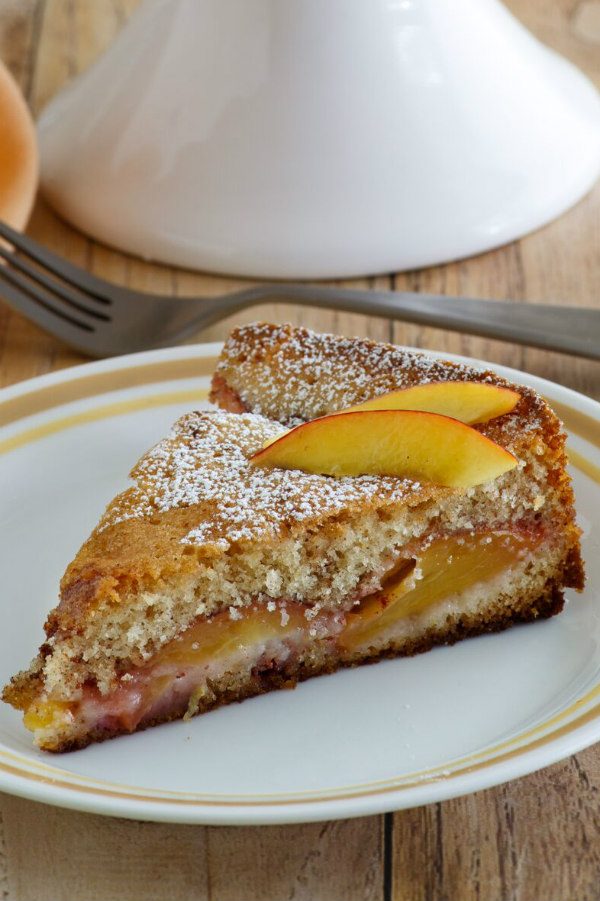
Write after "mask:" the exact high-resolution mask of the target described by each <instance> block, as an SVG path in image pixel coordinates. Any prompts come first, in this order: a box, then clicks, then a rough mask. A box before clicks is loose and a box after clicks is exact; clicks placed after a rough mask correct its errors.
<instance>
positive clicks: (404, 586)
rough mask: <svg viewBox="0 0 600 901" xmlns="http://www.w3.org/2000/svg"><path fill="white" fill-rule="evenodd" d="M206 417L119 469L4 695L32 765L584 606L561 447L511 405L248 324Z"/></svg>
mask: <svg viewBox="0 0 600 901" xmlns="http://www.w3.org/2000/svg"><path fill="white" fill-rule="evenodd" d="M212 399H213V401H214V402H215V403H216V404H217V405H218V406H219V407H221V409H217V410H212V411H203V412H192V413H189V414H187V415H185V416H183V417H182V418H181V419H180V420H179V421H178V422H177V423H176V424H175V426H174V427H173V430H172V432H171V434H170V435H169V436H168V437H167V438H166V439H165V440H164V441H162V442H161V443H160V444H158V445H157V446H156V447H155V448H153V449H152V450H150V451H149V452H148V453H147V454H146V455H145V456H144V457H142V459H141V460H140V461H139V462H138V464H137V465H136V466H135V468H134V469H133V471H132V473H131V478H132V485H131V487H129V488H128V489H127V490H126V491H125V492H124V493H123V494H121V495H119V496H118V497H117V498H115V499H114V500H113V501H112V503H111V504H110V505H109V506H108V508H107V510H106V513H105V514H104V516H103V518H102V520H101V521H100V523H99V524H98V526H97V528H96V529H95V531H94V532H93V533H92V535H91V537H90V538H89V539H88V540H87V541H86V542H85V544H84V545H83V547H82V548H81V550H80V551H79V553H78V554H77V556H76V558H75V560H74V561H73V562H72V563H71V564H70V566H69V567H68V568H67V571H66V573H65V575H64V577H63V580H62V583H61V593H60V602H59V604H58V606H57V607H56V608H55V609H54V610H53V611H52V612H51V613H50V615H49V617H48V620H47V623H46V640H45V642H44V644H43V645H42V647H41V649H40V652H39V655H38V657H37V658H36V659H35V660H34V662H33V664H32V665H31V667H30V668H29V670H28V671H26V672H24V673H20V674H19V675H17V676H15V677H14V679H13V680H12V682H11V683H10V684H9V685H8V686H7V687H6V688H5V690H4V695H3V696H4V699H5V700H6V701H8V702H9V703H10V704H12V705H13V706H15V707H17V708H19V709H21V710H23V711H24V713H25V716H24V721H25V725H26V726H27V727H28V728H29V729H30V730H32V731H33V733H34V738H35V741H36V743H37V744H38V745H39V746H40V747H41V748H44V749H46V750H50V751H64V750H68V749H74V748H79V747H83V746H85V745H87V744H89V743H90V742H92V741H99V740H102V739H105V738H110V737H112V736H114V735H117V734H121V733H128V732H133V731H136V730H138V729H143V728H145V727H147V726H150V725H154V724H157V723H160V722H164V721H166V720H172V719H176V718H180V717H190V716H194V715H195V714H198V713H202V712H203V711H206V710H209V709H211V708H213V707H216V706H218V705H221V704H225V703H229V702H230V701H234V700H241V699H243V698H246V697H249V696H252V695H257V694H259V693H261V692H264V691H268V690H271V689H273V688H280V687H291V686H293V685H295V684H296V683H297V682H298V681H299V680H302V679H305V678H307V677H309V676H314V675H319V674H322V673H328V672H332V671H334V670H336V669H338V668H340V667H344V666H354V665H357V664H361V663H367V662H372V661H375V660H378V659H380V658H382V657H390V656H397V655H410V654H415V653H417V652H421V651H427V650H429V649H430V648H432V647H433V646H434V645H439V644H447V643H452V642H455V641H457V640H458V639H461V638H465V637H467V636H470V635H478V634H481V633H484V632H490V631H497V630H500V629H504V628H506V627H507V626H509V625H511V624H513V623H517V622H526V621H531V620H536V619H539V618H542V617H548V616H551V615H553V614H555V613H558V612H559V611H560V610H561V608H562V606H563V589H564V588H566V587H572V588H580V587H581V586H582V583H583V569H582V563H581V559H580V552H579V530H578V528H577V526H576V524H575V516H574V509H573V494H572V489H571V484H570V481H569V477H568V475H567V473H566V471H565V464H566V458H565V450H564V443H565V436H564V433H563V431H562V428H561V425H560V423H559V421H558V419H557V418H556V416H555V415H554V413H553V412H552V410H551V409H550V407H549V406H548V404H547V403H545V401H544V400H543V399H542V398H541V397H539V396H538V395H537V394H536V393H535V392H534V391H532V390H531V389H528V388H523V387H520V386H519V387H517V386H515V385H510V384H508V383H507V382H506V381H505V380H503V379H501V378H499V377H498V376H496V375H494V374H493V373H491V372H480V371H478V370H476V369H474V368H470V367H468V366H463V365H456V364H453V363H448V362H440V361H434V360H431V359H429V358H428V357H426V356H423V355H419V354H416V353H409V352H407V351H404V350H401V349H399V348H396V347H393V346H391V345H384V344H375V343H373V342H370V341H365V340H359V339H345V338H338V337H334V336H330V335H316V334H313V333H311V332H308V331H306V330H303V329H294V328H292V327H289V326H284V327H280V326H274V325H266V324H258V325H253V326H248V327H245V328H241V329H237V330H236V331H234V332H233V334H232V335H231V337H230V339H229V340H228V341H227V343H226V345H225V347H224V350H223V353H222V356H221V359H220V362H219V364H218V368H217V371H216V373H215V376H214V379H213V392H212Z"/></svg>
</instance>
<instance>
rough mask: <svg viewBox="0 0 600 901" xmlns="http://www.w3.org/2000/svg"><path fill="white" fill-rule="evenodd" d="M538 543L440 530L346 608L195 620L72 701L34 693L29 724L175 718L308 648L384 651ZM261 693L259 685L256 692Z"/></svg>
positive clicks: (257, 610) (275, 608)
mask: <svg viewBox="0 0 600 901" xmlns="http://www.w3.org/2000/svg"><path fill="white" fill-rule="evenodd" d="M541 541H542V536H541V534H540V533H539V532H535V531H529V530H526V529H523V530H520V531H518V532H517V531H510V532H508V531H490V532H478V533H475V534H473V533H468V534H461V535H452V536H450V537H440V538H437V539H435V540H434V541H431V542H429V543H428V544H427V545H426V546H421V547H420V548H415V549H414V550H413V551H412V552H411V553H409V552H408V549H407V553H406V555H405V556H403V557H402V558H401V559H400V560H398V561H397V562H396V564H395V565H394V567H393V569H392V570H390V571H389V572H388V575H387V577H386V580H385V583H384V585H383V587H382V588H381V589H380V590H379V591H377V592H376V593H374V594H371V595H369V596H368V597H366V598H363V599H362V600H361V601H359V602H357V603H356V604H355V605H354V606H352V607H351V609H350V610H347V611H345V612H344V611H341V610H340V611H337V612H332V611H325V610H321V611H319V612H318V613H316V615H315V613H314V610H313V609H311V608H309V607H307V606H306V605H303V604H300V603H297V602H293V601H289V600H287V601H286V600H285V599H279V600H277V601H274V600H270V601H267V602H261V603H260V604H259V603H257V604H256V605H254V606H252V607H249V608H244V609H240V610H238V609H236V608H231V609H230V610H229V611H225V612H223V613H219V614H217V615H216V616H213V617H212V618H210V619H198V620H197V621H196V622H195V623H194V624H193V625H191V626H190V627H189V628H188V629H187V630H186V631H185V632H184V633H183V634H182V635H181V636H180V637H178V638H176V639H174V640H173V641H170V642H169V643H168V644H166V645H165V646H164V647H163V648H161V649H160V650H159V651H158V652H157V653H155V654H154V655H153V657H152V658H151V659H150V660H149V661H148V662H147V663H146V664H144V665H143V666H139V667H135V668H132V669H131V670H129V671H128V672H126V673H124V674H122V675H121V676H120V679H119V683H118V686H117V687H116V688H115V689H114V690H113V691H111V692H110V693H109V694H108V695H101V694H100V693H99V692H98V690H97V689H96V688H95V687H94V686H92V685H87V686H85V687H84V690H83V695H82V697H81V699H80V700H79V701H77V702H76V703H73V704H66V703H63V702H60V701H54V700H52V699H44V698H42V699H39V700H37V701H35V702H34V703H33V704H32V705H31V707H30V708H29V709H28V711H27V712H26V715H25V720H24V721H25V725H26V726H27V728H29V729H31V730H32V731H37V730H43V729H44V728H46V727H49V726H52V725H56V724H57V721H62V722H64V723H65V724H68V723H70V724H72V725H73V726H76V725H78V724H80V725H81V728H82V730H85V731H89V730H90V729H97V730H98V731H99V732H103V733H106V734H111V733H113V732H114V733H117V732H124V731H125V732H131V731H134V730H135V729H136V728H138V727H139V726H143V725H147V724H150V723H152V722H155V721H159V720H163V719H171V718H176V717H180V716H183V715H186V714H188V715H190V716H192V715H193V714H194V713H196V712H197V711H198V710H199V709H206V708H207V707H210V706H211V705H212V702H213V701H215V702H216V701H217V696H216V694H215V691H214V689H215V688H217V689H218V691H219V692H222V691H223V690H225V691H226V690H227V688H228V685H229V683H230V684H231V689H232V690H236V689H238V688H239V685H240V684H242V683H244V682H248V680H251V679H253V678H254V679H256V684H257V686H259V682H260V678H261V676H262V675H265V674H271V675H272V674H273V673H275V674H280V675H281V681H282V684H285V680H286V676H287V677H288V678H289V679H290V684H292V683H293V681H294V673H296V672H297V670H298V663H299V662H300V661H301V660H303V658H304V655H305V654H306V652H307V651H310V652H311V653H314V651H315V648H316V649H317V653H318V655H319V659H320V661H321V662H322V661H323V660H327V658H328V657H331V660H332V661H333V662H334V663H335V665H336V666H337V665H339V664H340V663H343V662H350V661H351V659H352V656H353V654H355V653H356V652H358V651H360V652H361V653H364V652H365V651H368V649H369V648H371V647H373V648H374V649H375V651H376V650H377V649H378V648H383V647H384V646H385V643H386V642H387V641H390V640H392V639H393V637H394V628H398V624H399V623H401V622H403V621H404V622H405V621H406V620H407V619H410V618H417V617H419V616H420V615H422V614H423V613H424V612H425V611H427V610H429V609H430V608H432V607H433V606H435V605H438V604H440V603H442V602H445V601H448V600H449V599H453V600H456V601H458V602H460V597H461V595H464V594H465V593H466V592H467V591H469V590H470V589H472V588H474V587H475V586H477V585H484V584H485V583H488V582H490V581H492V580H493V579H494V578H495V577H497V576H499V575H500V574H501V573H503V572H504V571H506V570H508V569H510V568H511V567H513V566H515V565H516V564H519V563H520V562H521V561H524V560H525V559H526V558H527V557H528V556H529V555H531V553H532V552H533V551H534V550H535V549H536V547H538V545H539V544H540V542H541ZM258 690H260V689H259V687H257V689H256V690H255V691H249V693H256V691H258Z"/></svg>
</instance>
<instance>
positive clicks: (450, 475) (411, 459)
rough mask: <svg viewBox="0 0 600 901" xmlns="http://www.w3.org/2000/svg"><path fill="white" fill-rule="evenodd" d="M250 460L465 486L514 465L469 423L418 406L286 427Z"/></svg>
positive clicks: (336, 473) (309, 469)
mask: <svg viewBox="0 0 600 901" xmlns="http://www.w3.org/2000/svg"><path fill="white" fill-rule="evenodd" d="M250 461H251V463H252V464H254V465H255V466H262V467H268V468H273V467H275V468H279V469H299V470H302V471H304V472H309V473H316V474H321V475H329V476H338V477H340V476H360V475H379V476H396V477H399V478H410V479H414V480H416V481H425V482H434V483H436V484H438V485H446V486H448V487H451V488H470V487H472V486H474V485H480V484H481V483H482V482H488V481H490V480H492V479H495V478H497V477H498V476H500V475H502V474H503V473H505V472H508V471H509V470H510V469H513V468H514V467H515V466H516V465H517V461H516V459H515V457H513V455H512V454H510V453H509V452H508V451H507V450H504V448H503V447H500V445H498V444H495V443H494V442H493V441H490V439H489V438H486V437H485V435H482V434H481V433H480V432H478V431H477V430H476V429H473V428H471V426H468V425H465V424H464V423H462V422H458V420H456V419H450V417H448V416H441V415H439V414H438V413H423V412H421V411H416V410H358V411H356V412H349V413H337V414H333V415H331V416H323V417H321V418H320V419H313V420H311V421H310V422H305V423H303V424H302V425H299V426H297V427H296V428H295V429H291V430H290V431H289V432H285V433H284V434H283V435H281V436H280V437H279V438H276V439H275V440H274V441H272V442H271V443H270V444H267V445H266V446H265V447H264V448H262V450H260V451H258V452H257V453H256V454H254V455H253V456H252V457H251V458H250Z"/></svg>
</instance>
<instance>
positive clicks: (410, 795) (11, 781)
mask: <svg viewBox="0 0 600 901" xmlns="http://www.w3.org/2000/svg"><path fill="white" fill-rule="evenodd" d="M397 346H400V345H397ZM221 347H222V342H210V343H208V342H207V343H199V344H193V345H184V346H179V347H173V348H161V349H158V350H150V351H143V352H140V353H135V354H129V355H126V356H121V357H110V358H107V359H104V360H99V361H94V362H88V363H83V364H80V365H77V366H73V367H68V368H65V369H62V370H59V371H58V372H53V373H47V374H45V375H41V376H37V377H35V378H32V379H27V380H24V381H22V382H18V383H17V384H15V385H12V386H9V387H7V388H3V389H1V390H0V411H1V410H2V406H3V405H4V404H5V403H6V402H8V401H12V400H14V399H16V398H20V397H25V396H27V395H28V394H31V395H32V396H34V395H36V394H38V393H39V392H40V391H44V389H48V388H52V387H54V386H57V385H59V384H64V383H69V382H75V383H77V382H78V381H79V380H80V379H82V378H84V379H85V378H87V377H89V376H94V375H102V374H107V373H115V372H118V371H123V370H128V369H132V368H138V367H143V366H144V365H146V364H150V365H152V364H157V363H162V362H165V363H172V362H174V361H179V360H190V361H191V360H194V361H195V360H198V359H203V358H206V359H212V358H215V357H217V356H218V354H219V352H220V350H221ZM402 347H403V349H406V350H410V351H414V352H418V353H423V354H426V355H427V356H430V357H436V358H438V359H445V360H451V361H456V362H464V363H467V364H469V365H471V366H475V367H477V368H486V369H492V370H494V371H496V372H498V374H500V375H503V376H505V377H506V378H508V379H510V380H512V381H514V382H516V383H521V384H526V385H530V386H531V387H534V388H535V389H536V390H538V391H539V392H540V393H542V394H544V396H546V397H549V398H550V399H552V396H553V395H554V394H555V393H556V392H558V394H559V396H560V398H555V402H556V403H559V404H561V406H566V407H567V408H569V409H570V410H573V411H575V412H579V413H580V414H583V415H584V417H585V418H589V419H590V420H591V421H593V423H594V424H595V425H598V439H597V440H595V439H591V443H593V444H596V445H597V446H598V447H600V402H598V401H596V400H594V399H593V398H590V397H588V396H586V395H585V394H582V393H580V392H578V391H575V390H573V389H571V388H567V387H565V386H562V385H560V384H559V383H557V382H553V381H550V380H548V379H544V378H542V377H540V376H536V375H532V374H531V373H527V372H524V371H522V370H518V369H515V368H513V367H507V366H503V365H501V364H495V363H489V362H487V361H484V360H479V359H477V358H472V357H465V356H463V355H457V354H451V353H445V352H436V351H431V350H424V349H421V348H413V347H404V346H402ZM183 378H184V376H181V375H180V376H175V377H172V380H173V381H177V380H178V379H179V380H181V379H183ZM151 384H157V385H158V384H164V380H162V379H158V380H157V381H153V380H147V381H143V382H141V383H140V385H143V386H149V385H151ZM115 390H119V389H115V388H113V389H112V391H115ZM110 393H111V389H108V390H106V389H104V390H100V391H99V392H95V393H94V392H92V393H90V394H86V395H84V396H85V397H94V396H107V395H109V394H110ZM67 403H68V401H59V402H58V403H56V404H53V403H50V404H48V405H47V406H45V407H43V408H42V409H43V411H44V412H46V411H51V410H52V409H61V408H63V407H64V406H65V405H66V404H67ZM36 412H42V410H39V411H34V413H33V414H31V415H35V413H36ZM28 418H29V415H28V414H24V415H20V416H18V417H16V418H15V419H14V420H11V419H8V420H7V421H5V422H3V421H0V428H1V427H3V426H6V425H11V424H13V423H20V422H21V421H22V420H27V419H28ZM572 431H574V433H575V434H578V432H577V431H576V430H572ZM587 440H590V439H589V438H588V439H587ZM592 466H593V464H592ZM598 689H599V690H600V686H598ZM588 694H589V692H588ZM565 709H567V710H568V709H569V708H568V707H567V708H563V709H561V710H559V711H558V714H557V715H560V713H562V712H564V710H565ZM595 709H596V708H595V707H592V708H590V709H589V710H587V711H586V712H585V713H584V714H582V716H583V717H584V718H585V717H588V721H587V722H583V723H581V725H579V726H575V727H574V728H570V729H569V731H568V732H567V733H566V734H563V735H561V734H560V729H559V730H557V733H556V736H555V733H554V732H550V733H548V734H547V735H542V736H541V741H542V744H541V745H540V746H538V747H533V746H529V745H525V746H524V747H522V748H519V747H518V740H519V738H520V737H521V736H523V735H527V734H528V730H524V731H523V732H522V733H519V735H517V736H515V738H514V742H515V743H517V747H516V748H514V749H513V752H512V753H510V754H509V756H508V757H503V755H502V754H500V755H499V756H497V757H491V758H486V754H487V753H488V751H489V752H490V753H493V751H494V748H496V747H498V746H502V745H503V744H506V740H505V741H504V742H500V743H498V745H496V746H493V747H491V748H489V749H485V750H484V751H482V752H479V753H477V754H475V755H466V756H465V757H463V758H459V759H458V760H457V761H451V760H450V761H448V765H449V766H451V765H453V764H454V763H457V764H459V765H460V763H461V762H462V761H468V760H469V757H473V756H475V757H477V756H478V757H483V758H484V759H483V761H482V763H480V765H479V766H478V767H477V768H474V767H471V766H470V765H468V764H467V766H466V767H465V768H464V770H463V769H461V768H460V766H459V768H458V770H457V771H448V773H447V774H446V773H445V771H443V770H442V767H441V766H438V767H435V768H433V770H432V772H436V773H437V774H438V775H437V776H433V777H431V778H429V777H426V776H425V777H424V778H423V779H422V780H421V779H418V780H417V782H416V783H413V784H410V785H409V786H405V787H403V786H402V784H401V783H402V781H406V780H407V779H409V778H410V776H411V775H418V774H407V776H405V777H396V778H395V779H394V777H392V778H388V779H386V780H380V781H379V782H380V783H383V784H385V790H382V789H377V788H376V787H375V786H376V785H377V784H378V783H366V784H363V785H359V786H353V787H349V788H355V789H362V788H364V789H365V791H364V792H363V791H361V792H356V791H355V792H350V793H349V794H347V795H343V796H341V797H340V792H341V791H343V787H338V788H336V789H332V790H330V792H329V794H327V792H326V791H325V792H318V793H314V792H306V793H302V794H303V795H304V796H303V797H302V798H295V797H293V796H292V795H291V794H288V795H283V794H282V793H279V794H276V795H273V796H262V797H265V798H266V797H269V798H270V799H271V800H269V801H266V802H265V801H259V800H258V799H257V798H256V797H253V796H247V797H248V798H249V800H248V801H244V800H243V796H242V797H240V796H233V795H219V796H216V797H219V798H222V799H229V800H222V801H221V802H216V801H215V800H212V801H211V800H209V797H208V796H206V795H204V796H199V795H198V796H193V794H192V793H189V795H188V794H187V793H169V792H165V793H164V794H165V795H167V796H168V797H160V794H159V791H157V790H152V789H144V788H142V787H137V788H136V789H135V791H137V792H142V791H147V792H148V793H151V792H152V791H154V792H155V796H154V797H143V796H141V795H136V794H130V795H127V796H124V795H123V792H121V793H119V792H115V791H114V789H117V788H119V785H118V784H116V785H114V786H112V785H111V784H110V783H108V782H106V781H105V780H96V782H97V787H95V788H94V794H92V793H91V792H90V790H86V787H85V784H84V782H85V780H89V782H90V783H94V780H92V779H89V777H81V776H79V774H71V773H69V772H68V771H67V770H62V771H61V770H60V768H55V767H51V768H50V769H51V770H58V771H59V772H62V773H64V775H65V778H69V777H71V776H78V777H79V778H81V779H82V784H81V785H79V786H78V785H76V784H72V783H71V784H68V785H66V787H68V788H69V789H70V791H66V790H65V787H63V786H61V785H59V782H60V780H59V779H58V778H56V777H55V776H54V777H53V776H52V775H47V776H42V777H40V776H39V775H38V774H36V773H35V769H37V766H36V764H37V762H36V761H32V760H30V759H28V758H25V757H24V756H23V757H22V759H23V760H24V761H25V762H26V768H25V769H21V770H20V771H19V770H18V769H17V768H16V767H11V766H6V765H4V764H3V763H0V791H6V792H8V793H11V794H15V795H19V796H22V797H27V798H30V799H31V800H37V801H40V802H42V803H49V804H54V805H58V806H62V807H69V808H72V809H77V810H81V811H89V812H94V813H100V814H106V815H112V816H121V817H130V818H136V819H149V820H157V821H165V822H182V823H204V824H215V825H218V824H223V825H225V824H229V825H236V824H244V825H249V824H261V823H265V824H266V823H292V822H312V821H316V820H323V819H341V818H347V817H353V816H364V815H368V814H375V813H382V812H384V811H387V810H391V809H394V810H397V809H402V808H406V807H416V806H420V805H422V804H428V803H432V802H434V801H441V800H446V799H448V798H452V797H458V796H460V795H464V794H467V793H471V792H473V791H478V790H480V789H482V788H488V787H491V786H494V785H499V784H501V783H502V782H505V781H508V780H511V779H514V778H518V777H520V776H523V775H525V774H527V773H531V772H534V771H535V770H538V769H540V768H542V767H544V766H547V765H549V764H550V763H554V762H558V761H559V760H561V759H563V758H564V757H565V756H568V755H570V754H572V753H575V752H577V751H579V750H582V749H583V748H584V747H587V746H589V745H590V744H592V743H593V742H595V741H597V740H599V739H600V704H599V705H598V707H597V710H598V713H597V715H596V716H592V717H591V718H590V716H589V715H590V713H593V711H594V710H595ZM552 719H553V718H552V717H550V718H549V720H547V721H545V722H544V723H542V724H540V725H539V727H534V729H533V730H532V731H534V732H535V731H540V730H543V728H544V726H545V725H547V723H548V722H550V721H551V720H552ZM572 722H575V723H576V722H577V719H575V720H574V721H572ZM566 725H572V723H571V724H569V723H567V724H566ZM563 728H564V727H563ZM533 745H535V742H534V743H533ZM0 751H2V746H1V745H0ZM2 756H5V755H4V752H3V753H2ZM11 756H14V757H15V758H16V759H18V758H19V755H18V754H13V752H11ZM42 768H45V769H48V767H45V765H44V766H43V767H42ZM34 778H35V781H34ZM101 786H104V789H102V788H101ZM121 788H122V789H128V788H132V789H133V788H134V787H130V786H123V785H122V786H121ZM174 795H181V796H182V797H181V798H175V797H174ZM315 795H324V796H323V797H315ZM276 798H280V799H281V800H279V801H276V800H275V799H276ZM182 800H183V801H184V803H182ZM309 802H310V803H309ZM215 804H219V805H220V806H215Z"/></svg>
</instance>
